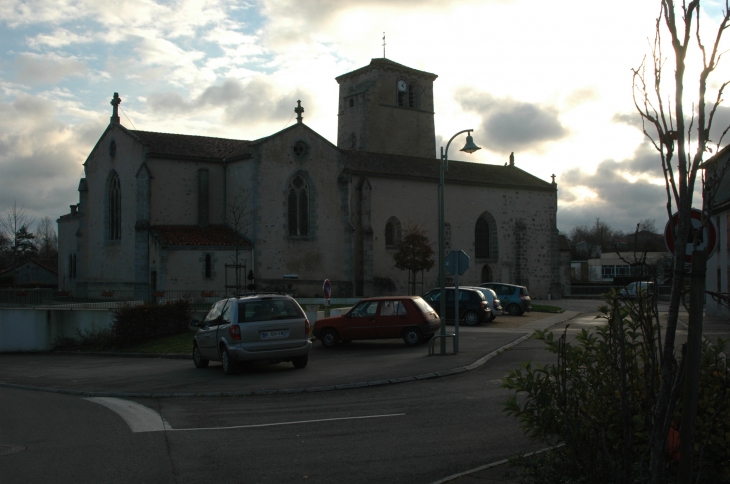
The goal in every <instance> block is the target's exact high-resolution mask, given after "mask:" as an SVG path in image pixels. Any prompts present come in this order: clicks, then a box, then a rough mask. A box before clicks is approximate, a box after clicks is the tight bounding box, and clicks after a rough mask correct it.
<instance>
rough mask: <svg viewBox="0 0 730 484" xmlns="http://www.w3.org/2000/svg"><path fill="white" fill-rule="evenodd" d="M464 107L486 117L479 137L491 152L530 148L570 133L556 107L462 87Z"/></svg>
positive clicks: (457, 99)
mask: <svg viewBox="0 0 730 484" xmlns="http://www.w3.org/2000/svg"><path fill="white" fill-rule="evenodd" d="M455 97H456V101H457V102H458V103H459V104H460V105H461V107H462V109H464V110H467V111H472V112H475V113H477V114H479V115H480V116H481V117H482V125H481V129H480V130H479V131H480V132H479V138H480V139H481V140H484V147H485V148H487V149H489V150H490V151H501V152H511V151H518V150H519V151H529V150H535V149H539V148H540V147H541V146H542V145H544V144H545V143H549V142H551V141H557V140H560V139H563V138H565V137H566V136H568V134H569V131H568V129H567V128H566V127H565V126H563V125H562V123H561V122H560V118H559V113H558V110H557V109H556V108H554V107H552V106H544V105H540V104H532V103H526V102H523V101H518V100H515V99H511V98H501V99H499V98H495V97H493V96H491V95H490V94H487V93H483V92H477V91H473V90H462V91H460V92H458V93H457V94H456V96H455Z"/></svg>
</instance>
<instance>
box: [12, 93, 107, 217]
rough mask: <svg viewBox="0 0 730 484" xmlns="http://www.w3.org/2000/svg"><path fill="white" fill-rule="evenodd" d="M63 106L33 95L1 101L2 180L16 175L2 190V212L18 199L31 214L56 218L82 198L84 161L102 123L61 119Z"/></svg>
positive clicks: (102, 125) (54, 101) (101, 129)
mask: <svg viewBox="0 0 730 484" xmlns="http://www.w3.org/2000/svg"><path fill="white" fill-rule="evenodd" d="M62 106H64V103H63V102H59V101H57V100H54V99H52V98H45V97H40V96H30V95H21V96H18V97H16V98H15V99H14V100H12V101H11V102H0V111H1V112H3V113H4V115H3V116H2V118H1V119H0V180H12V182H11V183H4V184H3V186H2V190H0V211H4V210H5V208H6V207H8V206H10V205H12V203H13V201H14V200H17V202H18V204H19V205H21V204H22V205H24V207H25V210H26V211H27V212H28V214H29V215H30V216H32V217H35V218H36V219H40V218H43V217H44V216H50V217H51V218H52V219H55V218H56V217H58V216H60V215H62V214H64V213H66V212H67V211H68V205H70V204H73V203H76V202H77V201H78V192H77V191H76V189H77V187H78V182H79V178H80V177H81V176H83V166H82V163H83V161H84V159H85V158H86V156H87V155H88V153H89V151H90V150H91V148H92V147H93V146H94V143H95V142H96V140H97V139H98V137H99V134H100V133H102V132H103V131H104V122H103V121H92V122H88V121H87V122H84V121H80V120H76V123H75V125H70V124H67V123H64V122H61V121H59V120H58V118H57V113H59V112H60V111H61V107H62ZM64 207H65V208H64Z"/></svg>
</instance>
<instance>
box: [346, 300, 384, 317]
mask: <svg viewBox="0 0 730 484" xmlns="http://www.w3.org/2000/svg"><path fill="white" fill-rule="evenodd" d="M377 311H378V301H362V302H361V303H359V304H358V305H357V306H355V307H354V308H352V311H350V316H353V317H356V318H361V317H364V316H375V313H376V312H377Z"/></svg>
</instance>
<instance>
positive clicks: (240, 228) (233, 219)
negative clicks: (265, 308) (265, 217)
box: [225, 188, 253, 294]
mask: <svg viewBox="0 0 730 484" xmlns="http://www.w3.org/2000/svg"><path fill="white" fill-rule="evenodd" d="M250 215H251V212H250V210H249V209H248V193H246V191H245V190H244V189H243V188H241V190H240V191H239V192H237V193H236V194H235V195H234V196H233V198H232V199H231V202H230V203H228V204H226V213H225V221H226V225H228V227H230V228H231V229H233V230H234V231H235V232H236V235H238V236H239V237H236V244H235V247H234V252H233V255H232V256H231V259H230V260H231V264H226V273H227V271H228V267H233V269H234V272H235V276H234V281H235V284H236V294H239V293H240V292H241V287H243V286H244V284H245V281H244V278H245V277H246V276H247V275H246V274H243V275H242V274H241V268H243V267H245V265H244V264H242V263H241V260H242V258H243V255H242V254H241V252H242V251H243V242H244V240H245V239H244V237H246V234H247V233H248V225H249V218H250ZM226 276H227V274H226ZM249 276H251V277H249V279H251V280H252V279H253V277H252V276H253V272H251V273H250V275H249ZM250 284H253V282H251V283H250ZM227 290H228V288H227V287H226V291H227Z"/></svg>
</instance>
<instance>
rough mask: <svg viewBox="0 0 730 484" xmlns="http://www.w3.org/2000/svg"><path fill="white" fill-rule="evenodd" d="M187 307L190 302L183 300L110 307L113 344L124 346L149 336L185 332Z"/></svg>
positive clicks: (146, 338)
mask: <svg viewBox="0 0 730 484" xmlns="http://www.w3.org/2000/svg"><path fill="white" fill-rule="evenodd" d="M190 309H191V308H190V302H189V301H187V300H184V299H181V300H178V301H174V302H169V303H165V304H160V305H148V304H143V305H141V306H130V305H127V306H122V307H120V308H117V309H113V310H112V319H113V321H112V327H111V334H112V340H113V344H114V346H117V347H121V348H124V347H127V346H132V345H134V344H137V343H140V342H142V341H146V340H149V339H152V338H159V337H162V336H172V335H175V334H180V333H184V332H186V331H189V329H190V328H189V324H190V317H191V316H190Z"/></svg>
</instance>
